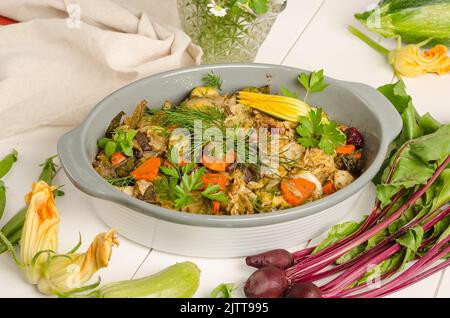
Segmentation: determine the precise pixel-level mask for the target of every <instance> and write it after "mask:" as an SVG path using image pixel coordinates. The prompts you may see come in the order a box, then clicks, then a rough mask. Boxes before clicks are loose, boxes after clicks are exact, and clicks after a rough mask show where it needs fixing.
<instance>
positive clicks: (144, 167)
mask: <svg viewBox="0 0 450 318" xmlns="http://www.w3.org/2000/svg"><path fill="white" fill-rule="evenodd" d="M160 166H161V159H160V158H158V157H151V158H149V159H147V161H145V162H144V163H143V164H141V165H140V166H139V167H137V168H136V169H135V170H134V171H133V172H131V173H130V175H131V176H132V177H133V178H134V179H135V180H146V181H152V180H153V179H155V178H156V177H157V176H158V171H159V167H160Z"/></svg>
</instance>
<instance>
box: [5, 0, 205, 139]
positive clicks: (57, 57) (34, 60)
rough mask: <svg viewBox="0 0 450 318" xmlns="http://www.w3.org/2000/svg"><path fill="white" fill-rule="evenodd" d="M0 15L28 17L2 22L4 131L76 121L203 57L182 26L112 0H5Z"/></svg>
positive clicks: (9, 133)
mask: <svg viewBox="0 0 450 318" xmlns="http://www.w3.org/2000/svg"><path fill="white" fill-rule="evenodd" d="M155 11H157V8H155ZM0 15H3V16H6V17H9V18H12V19H15V20H18V21H21V22H22V23H18V24H13V25H9V26H0V137H5V136H7V135H11V134H15V133H17V132H21V131H24V130H28V129H32V128H36V127H38V126H41V125H49V124H52V125H55V124H56V125H76V124H78V123H79V122H80V121H81V120H82V119H83V118H84V116H85V115H86V113H87V112H88V111H89V110H90V109H91V108H92V106H94V105H95V103H97V102H98V101H99V100H101V99H102V98H103V97H105V96H107V95H108V94H109V93H111V92H112V91H114V90H116V89H118V88H120V87H122V86H124V85H126V84H128V83H130V82H133V81H135V80H137V79H139V78H142V77H145V76H148V75H151V74H156V73H159V72H163V71H167V70H170V69H175V68H179V67H184V66H190V65H194V64H199V62H200V58H201V50H200V49H198V48H197V47H196V46H194V45H193V44H192V43H191V41H190V39H189V37H188V36H187V35H186V34H185V33H183V32H182V31H180V30H177V29H174V28H172V27H168V26H165V25H164V26H163V25H161V24H158V23H156V22H152V20H151V19H149V18H148V17H147V15H146V13H142V12H141V13H138V14H137V13H133V12H131V11H130V10H127V9H125V8H124V7H122V6H120V5H119V4H117V3H115V2H113V1H110V0H76V1H63V0H1V1H0ZM159 20H160V19H159Z"/></svg>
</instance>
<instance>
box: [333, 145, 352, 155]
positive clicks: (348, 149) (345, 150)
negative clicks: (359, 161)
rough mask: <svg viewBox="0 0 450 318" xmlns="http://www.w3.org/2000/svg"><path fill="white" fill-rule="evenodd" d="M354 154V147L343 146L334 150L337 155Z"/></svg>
mask: <svg viewBox="0 0 450 318" xmlns="http://www.w3.org/2000/svg"><path fill="white" fill-rule="evenodd" d="M353 152H355V145H345V146H341V147H338V148H336V153H337V154H339V155H350V154H352V153H353Z"/></svg>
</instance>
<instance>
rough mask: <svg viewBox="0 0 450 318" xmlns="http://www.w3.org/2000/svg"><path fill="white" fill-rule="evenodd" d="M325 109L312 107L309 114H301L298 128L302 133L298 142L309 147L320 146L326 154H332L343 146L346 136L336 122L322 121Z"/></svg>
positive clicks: (298, 131)
mask: <svg viewBox="0 0 450 318" xmlns="http://www.w3.org/2000/svg"><path fill="white" fill-rule="evenodd" d="M322 117H323V111H322V109H320V108H317V109H312V110H311V111H310V112H309V113H308V115H307V116H300V118H299V125H298V126H297V128H296V130H297V133H298V134H299V135H300V138H298V139H297V142H298V143H299V144H301V145H303V146H305V147H307V148H315V147H319V148H320V149H322V150H323V151H324V152H325V153H326V154H328V155H332V154H333V152H334V150H335V149H336V148H337V147H339V146H342V145H343V144H344V143H345V141H346V137H345V135H344V133H342V132H341V131H340V130H339V129H338V128H337V124H336V123H335V122H328V123H323V122H322Z"/></svg>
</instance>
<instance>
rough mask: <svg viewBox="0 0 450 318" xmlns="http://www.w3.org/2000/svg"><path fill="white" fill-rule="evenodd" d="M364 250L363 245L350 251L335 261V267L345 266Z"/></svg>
mask: <svg viewBox="0 0 450 318" xmlns="http://www.w3.org/2000/svg"><path fill="white" fill-rule="evenodd" d="M365 250H366V247H365V244H361V245H358V246H356V247H355V248H353V249H351V250H350V251H349V252H347V253H345V254H344V255H342V256H341V257H339V258H338V259H337V260H336V264H337V265H341V264H345V263H347V262H349V261H351V260H352V259H354V258H355V257H356V256H358V255H360V254H361V253H362V252H364V251H365Z"/></svg>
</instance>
